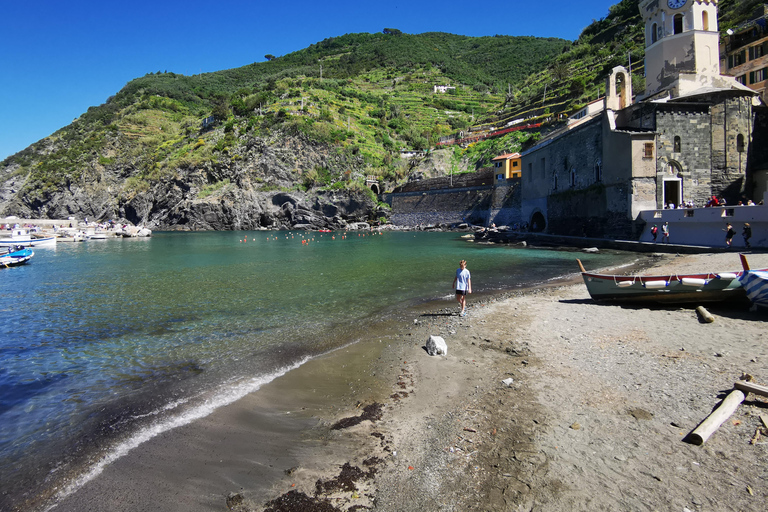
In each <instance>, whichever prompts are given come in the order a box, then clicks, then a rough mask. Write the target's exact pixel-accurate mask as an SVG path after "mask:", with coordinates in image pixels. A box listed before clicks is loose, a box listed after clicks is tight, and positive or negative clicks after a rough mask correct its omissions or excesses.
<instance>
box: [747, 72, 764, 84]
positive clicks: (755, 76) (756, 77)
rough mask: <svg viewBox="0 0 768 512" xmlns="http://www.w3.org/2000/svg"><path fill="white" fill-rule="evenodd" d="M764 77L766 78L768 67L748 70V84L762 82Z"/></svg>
mask: <svg viewBox="0 0 768 512" xmlns="http://www.w3.org/2000/svg"><path fill="white" fill-rule="evenodd" d="M766 78H768V68H763V69H758V70H757V71H750V72H749V83H750V84H756V83H758V82H763V81H764V80H765V79H766Z"/></svg>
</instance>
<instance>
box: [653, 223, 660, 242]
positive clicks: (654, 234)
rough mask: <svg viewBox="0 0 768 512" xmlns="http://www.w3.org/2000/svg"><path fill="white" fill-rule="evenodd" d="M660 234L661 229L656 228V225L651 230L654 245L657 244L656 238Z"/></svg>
mask: <svg viewBox="0 0 768 512" xmlns="http://www.w3.org/2000/svg"><path fill="white" fill-rule="evenodd" d="M658 234H659V228H658V226H656V224H654V225H653V227H652V228H651V236H652V237H653V243H656V237H657V236H658Z"/></svg>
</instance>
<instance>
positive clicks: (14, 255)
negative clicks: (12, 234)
mask: <svg viewBox="0 0 768 512" xmlns="http://www.w3.org/2000/svg"><path fill="white" fill-rule="evenodd" d="M34 255H35V252H34V251H33V250H32V249H25V248H24V247H21V246H16V247H9V248H8V252H6V253H5V254H0V268H5V267H15V266H18V265H23V264H25V263H26V262H28V261H29V260H31V259H32V256H34Z"/></svg>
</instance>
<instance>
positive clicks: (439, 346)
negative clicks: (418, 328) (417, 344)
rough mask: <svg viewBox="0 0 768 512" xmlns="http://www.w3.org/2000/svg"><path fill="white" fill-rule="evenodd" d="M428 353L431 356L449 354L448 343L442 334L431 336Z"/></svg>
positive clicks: (428, 342)
mask: <svg viewBox="0 0 768 512" xmlns="http://www.w3.org/2000/svg"><path fill="white" fill-rule="evenodd" d="M427 354H429V355H431V356H447V355H448V345H446V344H445V340H444V339H443V338H442V337H440V336H430V337H429V339H428V340H427Z"/></svg>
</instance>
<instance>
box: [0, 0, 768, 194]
mask: <svg viewBox="0 0 768 512" xmlns="http://www.w3.org/2000/svg"><path fill="white" fill-rule="evenodd" d="M759 3H760V2H758V1H757V0H721V2H720V4H719V8H720V14H721V17H720V24H721V27H724V28H727V27H731V26H737V25H738V24H739V23H741V22H742V21H744V20H746V19H748V18H749V17H750V16H751V15H752V12H753V11H754V7H755V6H756V5H757V4H759ZM265 58H266V59H267V62H261V63H254V64H250V65H248V66H244V67H241V68H237V69H230V70H225V71H219V72H215V73H205V74H200V75H194V76H185V75H179V74H176V73H171V72H157V73H149V74H147V75H146V76H143V77H140V78H137V79H135V80H132V81H131V82H129V83H128V84H127V85H126V86H125V87H124V88H123V89H122V90H120V91H119V92H118V93H117V94H116V95H114V96H112V97H111V98H109V99H108V100H107V102H106V103H104V104H103V105H100V106H98V107H91V108H89V109H88V111H87V112H85V113H83V114H82V115H81V116H80V118H79V119H77V120H75V121H74V122H73V123H72V124H70V125H69V126H66V127H64V128H62V129H61V130H59V131H57V132H55V133H54V134H52V135H51V136H50V137H48V138H46V139H44V140H42V141H39V142H37V143H35V144H33V145H32V146H30V147H28V148H26V149H25V150H23V151H21V152H19V153H17V154H16V155H13V156H11V157H9V158H7V159H6V160H5V161H4V162H2V163H0V175H3V176H5V177H6V178H7V177H9V176H11V175H14V176H19V175H22V174H25V175H27V176H28V179H27V180H26V184H25V193H26V194H28V195H29V196H30V197H34V198H36V200H39V201H45V199H46V197H48V196H49V195H50V194H51V193H53V192H54V191H56V190H58V189H61V188H63V187H66V186H67V185H68V184H69V183H71V182H73V181H77V180H80V179H87V177H88V176H89V173H94V172H96V173H98V172H100V171H101V170H104V169H113V170H121V172H123V173H124V175H125V176H126V177H127V178H129V179H127V181H126V186H125V190H124V191H123V193H124V194H130V193H140V192H141V191H144V190H147V189H148V188H149V187H151V185H152V184H153V183H154V182H156V181H158V180H162V179H165V178H168V177H171V176H175V175H176V173H177V172H178V170H179V169H191V168H201V167H206V166H207V167H211V168H228V167H232V166H237V165H240V162H241V161H242V160H243V158H244V155H245V154H246V153H247V151H248V148H249V147H250V146H251V145H252V144H253V143H254V140H256V139H261V140H270V138H275V137H276V136H280V137H286V136H287V137H301V138H304V139H305V140H307V141H312V142H314V143H320V144H325V145H327V146H328V147H329V148H332V150H333V151H335V152H336V153H337V154H338V155H341V156H343V157H344V158H343V159H342V160H343V161H347V162H349V161H354V162H357V164H356V166H357V168H355V169H347V168H319V167H318V168H313V169H299V170H298V171H299V172H298V174H297V179H296V185H297V186H299V187H303V188H307V189H309V188H329V189H338V188H348V189H353V190H354V189H358V188H361V189H363V190H367V189H366V187H365V186H364V182H365V177H366V176H367V175H375V176H378V177H379V179H380V180H383V181H389V182H391V183H392V184H393V185H394V183H395V182H397V181H398V180H402V179H404V178H406V177H407V174H408V172H409V169H408V167H407V164H406V163H404V161H403V160H402V159H401V158H400V151H401V150H406V149H407V150H430V149H431V148H433V147H435V145H436V143H437V142H438V141H439V140H440V138H441V137H447V136H449V135H451V134H455V133H457V132H459V131H462V130H468V129H469V128H470V127H475V128H491V127H498V126H503V125H505V124H506V123H508V122H510V121H512V120H517V119H532V120H537V121H549V122H557V121H558V120H559V119H560V118H564V117H567V116H568V115H570V114H572V113H574V112H575V111H577V110H578V109H580V108H582V107H583V106H584V105H585V104H586V103H588V102H590V101H592V100H595V99H597V98H598V97H600V96H602V94H603V93H604V91H603V90H602V88H603V82H604V79H605V77H606V76H607V75H608V73H609V72H610V70H611V69H612V68H613V67H614V66H616V65H624V66H630V62H631V72H632V76H633V85H634V89H635V91H636V92H637V91H640V90H642V89H643V88H644V80H643V73H644V69H643V58H644V40H643V28H642V24H641V18H640V15H639V11H638V0H621V1H620V2H619V3H617V4H616V5H614V6H612V7H611V8H610V10H609V13H608V15H607V16H606V17H604V18H601V19H599V20H594V21H593V23H592V24H590V25H589V26H588V27H587V28H585V29H584V31H583V32H582V34H581V35H580V36H579V38H578V39H577V40H576V41H573V42H568V41H565V40H562V39H555V38H546V39H543V38H533V37H510V36H493V37H465V36H458V35H452V34H446V33H440V32H433V33H425V34H417V35H416V34H406V33H403V32H402V31H400V30H398V29H395V28H385V29H384V30H383V31H382V32H381V33H378V34H345V35H343V36H339V37H331V38H328V39H325V40H323V41H320V42H318V43H316V44H313V45H311V46H309V47H308V48H305V49H303V50H300V51H297V52H294V53H291V54H288V55H284V56H281V57H276V56H274V55H271V54H267V55H266V56H265ZM435 85H451V86H454V87H455V89H452V90H450V91H449V92H448V93H446V94H440V93H435V92H434V91H433V86H435ZM204 120H205V121H204ZM535 137H536V135H535V134H531V133H523V132H515V134H511V135H508V136H506V137H503V138H499V139H490V140H486V141H484V142H481V143H477V144H472V145H470V146H469V147H467V148H454V149H453V150H452V151H453V159H452V161H453V164H454V166H455V167H456V168H454V169H453V172H461V171H465V170H467V169H472V168H478V167H482V166H485V165H488V164H489V163H490V158H492V157H493V156H496V155H497V154H499V153H501V152H505V151H518V150H520V148H521V147H522V146H523V145H525V144H529V143H531V142H532V141H533V140H535ZM461 162H469V164H468V166H466V167H464V166H465V165H466V164H464V163H461ZM228 186H230V184H229V182H228V181H226V180H225V179H221V180H219V181H216V182H215V183H211V184H209V185H208V186H207V187H205V188H204V189H203V190H201V191H200V192H199V195H198V197H200V198H204V197H207V196H208V195H210V194H213V193H216V192H218V191H220V190H224V189H226V187H228ZM274 186H275V185H273V184H271V185H269V184H266V183H265V185H264V187H265V188H264V189H263V190H266V188H267V187H274Z"/></svg>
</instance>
